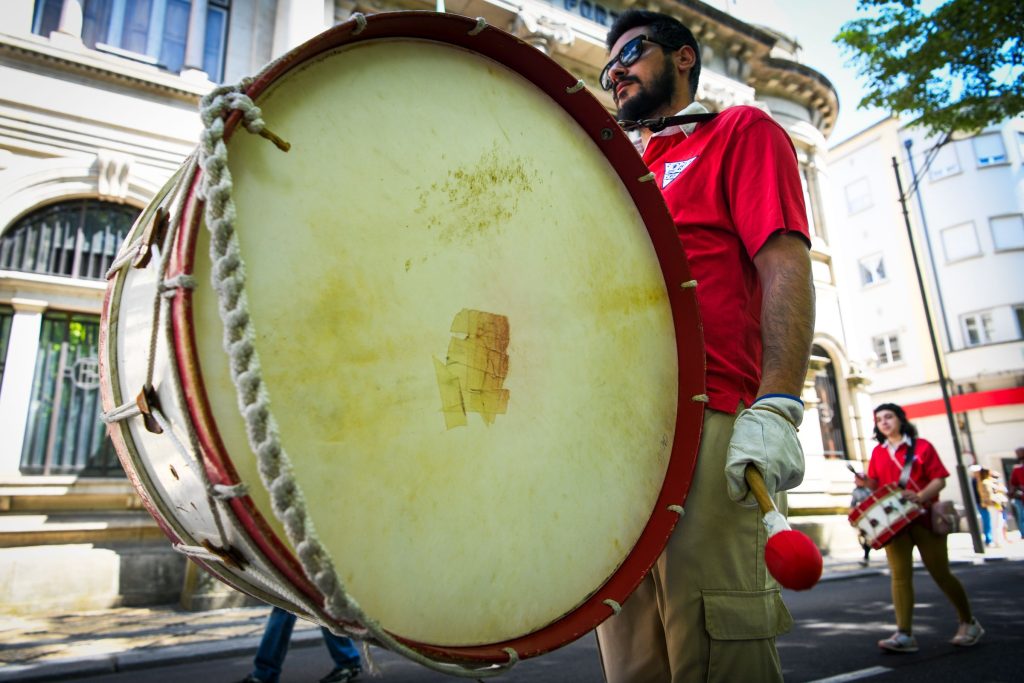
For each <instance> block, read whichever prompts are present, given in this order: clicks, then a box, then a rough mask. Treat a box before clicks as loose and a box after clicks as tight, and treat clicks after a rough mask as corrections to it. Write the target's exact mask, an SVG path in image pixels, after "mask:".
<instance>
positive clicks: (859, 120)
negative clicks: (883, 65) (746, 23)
mask: <svg viewBox="0 0 1024 683" xmlns="http://www.w3.org/2000/svg"><path fill="white" fill-rule="evenodd" d="M771 4H775V5H776V7H777V10H778V11H779V12H780V14H781V17H780V25H779V26H777V28H779V29H780V30H782V31H783V32H785V33H791V34H792V35H793V36H794V37H795V38H796V39H797V42H798V43H800V45H801V46H802V47H803V54H802V55H801V57H802V60H803V62H804V63H805V64H807V65H808V66H810V67H812V68H814V69H817V70H818V71H820V72H821V73H822V74H824V75H825V77H826V78H828V79H829V80H830V81H832V85H833V86H835V88H836V91H837V92H838V93H839V119H838V121H837V122H836V128H835V130H834V131H833V132H832V135H831V136H830V137H829V145H834V144H836V143H838V142H841V141H843V140H845V139H846V138H848V137H850V136H851V135H854V134H855V133H858V132H860V131H862V130H864V129H865V128H867V127H868V126H870V125H872V124H874V123H876V122H878V121H880V120H881V119H883V118H885V116H886V112H885V111H882V110H880V109H868V110H863V109H858V108H857V104H858V103H859V102H860V99H861V98H862V97H863V96H864V88H863V87H862V85H861V79H860V78H859V77H858V76H857V71H856V69H854V68H853V67H852V66H846V62H847V61H848V60H847V58H846V57H845V56H844V55H843V54H842V52H841V51H840V49H839V46H838V45H835V44H834V43H833V42H832V39H833V38H834V37H835V35H836V34H837V33H839V29H840V27H841V26H842V25H843V23H845V22H847V21H849V20H851V19H856V18H858V16H862V15H858V13H857V11H856V8H857V0H817V1H815V0H774V3H771V2H767V3H763V4H762V7H764V5H771ZM927 4H934V3H927ZM769 11H770V10H769Z"/></svg>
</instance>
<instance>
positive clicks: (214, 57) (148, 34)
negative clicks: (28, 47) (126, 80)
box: [32, 0, 231, 83]
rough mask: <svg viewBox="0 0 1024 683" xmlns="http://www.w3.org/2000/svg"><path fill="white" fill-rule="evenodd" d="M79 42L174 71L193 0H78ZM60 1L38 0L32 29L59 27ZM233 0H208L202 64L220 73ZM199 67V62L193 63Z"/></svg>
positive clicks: (181, 57)
mask: <svg viewBox="0 0 1024 683" xmlns="http://www.w3.org/2000/svg"><path fill="white" fill-rule="evenodd" d="M81 1H82V42H83V43H85V45H86V46H87V47H89V48H91V49H94V50H100V51H103V52H108V53H111V54H115V55H118V56H120V57H125V58H127V59H132V60H134V61H139V62H144V63H149V64H154V65H156V66H159V67H160V68H163V69H167V70H168V71H172V72H174V73H178V72H180V71H181V69H182V68H183V67H184V66H185V46H186V43H187V40H188V29H189V18H190V14H191V11H192V0H81ZM62 5H63V0H36V7H35V14H34V16H33V23H32V32H33V33H36V34H38V35H41V36H49V35H50V33H51V32H52V31H55V30H57V28H58V27H59V26H60V15H61V8H62ZM230 9H231V0H207V7H206V34H205V35H204V36H203V63H202V65H201V66H202V69H203V71H204V72H206V74H207V75H208V76H209V77H210V80H211V81H213V82H215V83H220V82H221V80H223V78H224V55H225V50H226V48H227V34H228V17H229V14H230ZM197 66H198V65H197Z"/></svg>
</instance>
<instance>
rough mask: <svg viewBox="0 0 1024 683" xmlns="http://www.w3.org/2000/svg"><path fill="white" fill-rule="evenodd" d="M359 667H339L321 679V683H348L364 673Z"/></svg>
mask: <svg viewBox="0 0 1024 683" xmlns="http://www.w3.org/2000/svg"><path fill="white" fill-rule="evenodd" d="M362 671H363V670H362V669H361V668H359V667H358V666H339V667H337V668H336V669H334V670H333V671H331V673H329V674H327V675H326V676H324V677H323V678H321V679H320V683H348V681H351V680H355V678H356V677H357V676H358V675H359V674H360V673H362Z"/></svg>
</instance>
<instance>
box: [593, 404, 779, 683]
mask: <svg viewBox="0 0 1024 683" xmlns="http://www.w3.org/2000/svg"><path fill="white" fill-rule="evenodd" d="M735 419H736V416H735V415H728V414H726V413H721V412H716V411H712V410H705V411H704V429H703V436H702V438H701V445H700V455H699V456H698V459H697V470H696V474H695V477H694V481H693V484H692V486H691V488H690V492H689V496H688V498H687V501H686V514H685V515H684V516H683V518H682V519H681V520H679V524H678V525H677V526H676V528H675V531H674V532H673V534H672V537H671V538H670V539H669V543H668V546H667V547H666V549H665V552H663V553H662V555H661V557H659V558H658V561H657V563H656V564H655V566H654V568H653V569H652V570H651V572H650V574H648V575H647V576H646V577H645V578H644V580H643V582H642V583H641V584H640V586H639V587H638V588H637V590H636V591H635V592H634V593H633V595H631V596H630V598H629V599H628V600H627V601H626V603H625V604H624V605H623V606H622V612H621V613H619V614H618V615H616V616H614V617H611V618H610V619H608V620H607V621H605V622H604V623H603V624H601V626H599V627H598V629H597V635H598V643H599V645H600V649H601V661H602V665H603V666H604V672H605V678H606V679H607V680H608V682H609V683H669V682H671V683H683V682H684V681H687V682H689V681H701V682H704V681H729V682H731V683H736V682H738V681H743V682H744V683H751V682H754V683H756V682H758V681H781V680H782V668H781V665H780V663H779V655H778V652H777V651H776V649H775V637H776V636H777V635H780V634H783V633H785V632H786V631H788V630H789V628H790V626H791V625H792V623H793V620H792V617H790V614H789V610H787V609H786V606H785V605H784V604H783V603H782V598H781V596H780V594H779V586H778V584H777V583H775V581H774V579H772V578H771V576H770V575H769V574H768V570H767V569H766V568H765V564H764V544H765V541H766V540H767V532H766V530H765V527H764V524H763V523H762V522H761V516H760V513H759V512H758V510H757V508H744V507H741V506H740V505H737V504H736V503H734V502H732V500H730V499H729V496H728V495H727V494H726V487H725V474H724V471H723V470H724V466H725V454H726V451H727V450H728V446H729V438H730V436H731V435H732V426H733V422H734V421H735ZM780 497H784V494H782V496H780ZM783 502H784V501H783ZM780 509H782V506H780ZM784 511H785V510H784V509H783V512H784Z"/></svg>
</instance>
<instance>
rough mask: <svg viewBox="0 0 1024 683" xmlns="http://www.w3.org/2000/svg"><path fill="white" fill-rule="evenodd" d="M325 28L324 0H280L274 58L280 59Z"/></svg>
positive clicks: (275, 30) (275, 29)
mask: <svg viewBox="0 0 1024 683" xmlns="http://www.w3.org/2000/svg"><path fill="white" fill-rule="evenodd" d="M325 28H327V25H326V24H325V22H324V0H278V3H277V17H276V19H275V22H274V48H273V57H274V58H277V57H280V56H281V55H283V54H284V53H285V52H287V51H288V50H291V49H292V48H293V47H295V46H297V45H301V44H302V43H304V42H306V41H307V40H309V39H310V38H312V37H313V36H315V35H316V34H318V33H320V32H321V31H323V30H324V29H325Z"/></svg>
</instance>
